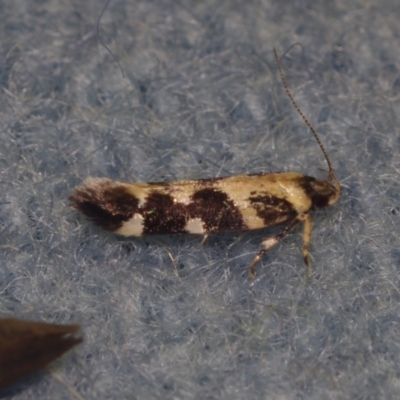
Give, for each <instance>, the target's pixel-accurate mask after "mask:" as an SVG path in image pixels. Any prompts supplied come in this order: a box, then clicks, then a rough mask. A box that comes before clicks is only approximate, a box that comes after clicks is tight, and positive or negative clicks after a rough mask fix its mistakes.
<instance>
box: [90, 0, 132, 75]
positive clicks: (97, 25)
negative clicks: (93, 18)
mask: <svg viewBox="0 0 400 400" xmlns="http://www.w3.org/2000/svg"><path fill="white" fill-rule="evenodd" d="M110 1H111V0H107V2H106V4H105V5H104V7H103V9H102V10H101V13H100V15H99V18H98V20H97V24H96V34H97V40H98V41H99V42H100V44H101V45H102V46H103V47H104V48H105V49H106V50H107V51H108V52H109V53H110V54H111V57H112V58H113V59H114V60H115V62H116V63H117V64H118V67H119V69H120V70H121V74H122V77H123V78H125V73H124V70H123V69H122V67H121V64H120V63H119V61H118V59H117V57H115V55H114V53H113V52H112V51H111V50H110V49H109V48H108V46H107V45H106V44H105V43H104V42H103V39H102V38H101V36H100V21H101V18H102V16H103V14H104V11H106V8H107V7H108V5H109V4H110Z"/></svg>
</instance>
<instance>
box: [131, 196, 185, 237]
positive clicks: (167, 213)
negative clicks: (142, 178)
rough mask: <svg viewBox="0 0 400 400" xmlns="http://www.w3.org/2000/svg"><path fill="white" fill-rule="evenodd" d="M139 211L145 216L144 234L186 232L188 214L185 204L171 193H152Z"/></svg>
mask: <svg viewBox="0 0 400 400" xmlns="http://www.w3.org/2000/svg"><path fill="white" fill-rule="evenodd" d="M139 212H140V213H141V214H142V216H143V217H144V223H143V234H144V235H145V234H151V233H184V232H185V230H184V228H185V225H186V221H187V220H188V215H187V211H186V207H185V205H183V204H180V203H176V202H175V201H174V198H173V197H172V196H170V195H169V194H163V193H159V192H153V193H150V194H149V196H148V197H147V199H146V203H145V204H144V206H143V207H141V208H140V210H139Z"/></svg>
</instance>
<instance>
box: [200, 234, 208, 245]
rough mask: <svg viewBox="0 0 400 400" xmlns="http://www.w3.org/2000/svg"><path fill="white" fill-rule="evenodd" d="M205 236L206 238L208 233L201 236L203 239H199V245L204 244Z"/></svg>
mask: <svg viewBox="0 0 400 400" xmlns="http://www.w3.org/2000/svg"><path fill="white" fill-rule="evenodd" d="M207 238H208V233H206V234H205V235H204V236H203V239H201V242H200V246H202V245H203V244H204V242H205V241H206V240H207Z"/></svg>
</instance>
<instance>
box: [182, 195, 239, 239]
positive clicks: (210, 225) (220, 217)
mask: <svg viewBox="0 0 400 400" xmlns="http://www.w3.org/2000/svg"><path fill="white" fill-rule="evenodd" d="M187 208H188V211H189V215H190V218H200V219H201V220H202V221H203V223H204V227H205V229H206V230H207V232H220V231H227V230H241V229H246V226H245V224H244V222H243V218H242V216H241V214H240V211H239V209H238V208H237V207H236V206H235V203H234V202H233V201H232V200H231V199H230V198H229V197H228V195H227V194H226V193H224V192H222V191H220V190H217V189H214V188H204V189H200V190H198V191H197V192H195V193H194V194H193V195H192V202H191V203H190V204H189V205H188V207H187Z"/></svg>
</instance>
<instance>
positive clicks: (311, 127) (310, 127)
mask: <svg viewBox="0 0 400 400" xmlns="http://www.w3.org/2000/svg"><path fill="white" fill-rule="evenodd" d="M273 49H274V55H275V60H276V64H277V65H278V70H279V75H280V76H281V80H282V83H283V87H284V88H285V91H286V94H287V95H288V97H289V99H290V101H291V103H292V104H293V107H294V108H295V109H296V111H297V113H298V114H299V115H300V117H301V118H302V119H303V121H304V123H305V124H306V125H307V126H308V128H309V129H310V131H311V132H312V134H313V135H314V137H315V139H316V140H317V143H318V145H319V147H320V149H321V150H322V153H323V154H324V156H325V159H326V162H327V164H328V168H329V174H328V175H329V180H330V181H334V182H335V187H338V185H339V182H338V180H337V178H336V177H335V174H334V172H333V167H332V164H331V160H330V159H329V157H328V153H327V151H326V150H325V147H324V146H323V144H322V142H321V139H320V138H319V136H318V135H317V132H316V131H315V129H314V128H313V126H312V125H311V122H310V121H309V120H308V119H307V117H306V116H305V115H304V114H303V111H301V110H300V107H299V106H298V105H297V103H296V101H295V100H294V98H293V95H292V93H291V92H290V90H289V87H288V84H287V82H286V79H285V75H284V74H283V69H282V65H281V62H280V60H279V57H278V53H277V52H276V49H275V47H274V48H273Z"/></svg>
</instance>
